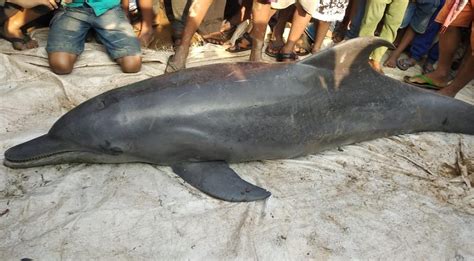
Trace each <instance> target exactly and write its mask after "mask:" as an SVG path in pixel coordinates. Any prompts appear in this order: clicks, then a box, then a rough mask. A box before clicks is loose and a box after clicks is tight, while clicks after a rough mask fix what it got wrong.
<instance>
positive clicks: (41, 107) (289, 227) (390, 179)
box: [0, 31, 474, 260]
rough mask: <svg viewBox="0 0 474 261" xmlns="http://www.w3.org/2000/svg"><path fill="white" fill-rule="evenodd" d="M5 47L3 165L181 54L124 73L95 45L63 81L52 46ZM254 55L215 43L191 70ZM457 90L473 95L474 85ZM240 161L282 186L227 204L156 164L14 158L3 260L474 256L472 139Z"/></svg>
mask: <svg viewBox="0 0 474 261" xmlns="http://www.w3.org/2000/svg"><path fill="white" fill-rule="evenodd" d="M45 35H46V33H45V31H39V32H37V34H36V35H35V37H36V38H37V39H39V41H40V44H41V46H42V47H44V39H45ZM0 52H1V53H2V54H0V155H1V156H0V160H3V152H4V151H5V150H6V149H7V148H9V147H11V146H13V145H15V144H18V143H20V142H23V141H26V140H28V139H30V138H33V137H35V136H38V135H41V134H43V133H46V132H47V131H48V129H49V128H50V127H51V124H52V123H53V122H54V121H56V120H57V119H58V118H59V117H60V116H61V115H62V114H64V113H65V112H67V111H68V110H70V109H72V108H73V107H75V106H77V105H78V104H79V103H81V102H83V101H85V100H87V99H88V98H91V97H93V96H95V95H97V94H99V93H102V92H104V91H107V90H110V89H113V88H116V87H119V86H122V85H125V84H128V83H131V82H136V81H138V80H142V79H145V78H149V77H152V76H156V75H159V74H161V73H162V72H163V70H164V67H165V66H164V62H165V61H166V59H167V56H168V55H169V54H170V53H169V52H154V51H146V52H145V54H144V66H143V70H142V72H140V73H137V74H123V73H121V72H120V70H119V68H118V67H117V66H116V65H115V63H114V62H112V61H110V60H109V58H108V57H107V55H106V54H105V53H104V52H103V49H102V48H101V47H100V46H99V45H95V44H87V47H86V51H85V53H84V54H83V55H82V56H81V57H80V59H79V61H78V63H77V66H76V68H75V69H74V72H73V73H72V74H71V75H67V76H57V75H55V74H53V73H51V72H50V71H49V69H48V68H47V60H46V58H45V57H46V53H45V51H44V48H39V49H36V50H30V51H26V52H16V51H12V49H11V47H10V45H9V44H8V43H7V42H5V41H0ZM247 54H248V53H247ZM247 54H244V55H247ZM245 59H246V58H245V57H244V56H241V57H235V56H234V57H233V56H230V55H229V54H227V53H226V52H225V51H224V49H223V48H222V47H218V46H213V45H206V46H204V47H197V48H194V49H193V51H192V54H191V65H192V66H195V65H198V64H205V63H209V62H216V61H228V60H234V61H235V60H245ZM418 69H419V68H418ZM387 71H388V74H389V75H391V74H392V76H393V75H394V74H395V73H397V74H399V71H398V72H397V70H391V71H389V70H387ZM409 73H413V72H408V74H409ZM396 76H397V77H398V76H400V75H396ZM458 98H461V99H464V100H467V101H468V102H470V103H474V86H473V85H472V83H471V84H470V86H469V87H468V88H466V89H464V90H463V92H462V93H461V94H460V95H458ZM231 166H232V168H233V169H235V170H236V172H237V173H238V174H239V175H240V176H241V177H242V178H244V179H245V180H248V181H249V182H251V183H254V184H257V185H258V186H261V187H264V188H267V189H268V190H270V191H271V192H272V193H273V195H272V196H271V197H270V198H269V199H268V200H266V201H261V202H252V203H241V204H235V203H228V202H223V201H219V200H216V199H213V198H210V197H208V196H206V195H205V194H203V193H201V192H199V191H197V190H196V189H194V188H193V187H190V186H189V185H187V184H186V183H184V182H183V181H182V180H181V179H180V178H178V177H177V176H176V175H174V174H173V173H172V171H171V169H170V168H169V167H162V166H153V165H149V164H121V165H114V164H106V165H99V164H65V165H59V166H47V167H38V168H31V169H21V170H13V169H8V168H6V167H5V166H3V165H2V166H0V257H1V258H0V259H2V260H15V259H16V260H18V259H19V258H33V259H35V260H57V259H69V260H88V259H102V260H104V259H105V260H109V259H114V260H115V259H118V260H123V259H131V260H135V259H162V260H170V259H205V258H206V259H208V258H210V259H259V260H281V259H321V258H348V257H352V258H363V259H367V258H377V259H386V258H389V259H391V258H395V257H396V258H397V259H403V258H406V257H409V258H410V259H445V258H446V259H457V260H461V259H462V258H465V259H466V260H468V259H471V260H472V259H473V258H474V190H473V189H472V188H470V186H471V184H472V182H473V172H474V171H473V170H474V136H469V135H461V134H445V133H421V134H411V135H402V136H394V137H390V138H383V139H377V140H373V141H369V142H363V143H360V144H355V145H351V146H345V147H342V148H340V149H333V150H329V151H326V152H324V153H320V154H317V155H309V156H306V157H302V158H297V159H287V160H275V161H263V162H251V163H245V164H232V165H231ZM468 180H470V182H471V183H470V184H469V186H468V183H469V181H468Z"/></svg>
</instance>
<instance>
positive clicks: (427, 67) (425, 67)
mask: <svg viewBox="0 0 474 261" xmlns="http://www.w3.org/2000/svg"><path fill="white" fill-rule="evenodd" d="M421 70H422V72H423V74H428V73H430V72H433V71H434V70H435V69H434V67H433V64H432V63H430V62H425V64H423V67H422V68H421Z"/></svg>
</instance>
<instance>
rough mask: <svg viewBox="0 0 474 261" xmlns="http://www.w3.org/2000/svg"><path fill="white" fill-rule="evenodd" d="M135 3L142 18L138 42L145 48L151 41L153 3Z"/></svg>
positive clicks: (144, 0)
mask: <svg viewBox="0 0 474 261" xmlns="http://www.w3.org/2000/svg"><path fill="white" fill-rule="evenodd" d="M137 3H138V8H139V9H140V13H141V16H142V21H141V27H140V33H139V34H138V40H139V41H140V44H141V45H142V46H144V47H147V46H148V45H149V44H150V43H151V42H152V41H153V33H154V32H153V19H154V18H155V13H154V12H153V1H152V0H138V1H137Z"/></svg>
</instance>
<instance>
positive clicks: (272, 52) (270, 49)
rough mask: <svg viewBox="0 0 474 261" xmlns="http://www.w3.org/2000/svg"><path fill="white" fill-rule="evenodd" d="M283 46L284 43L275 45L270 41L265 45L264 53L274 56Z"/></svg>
mask: <svg viewBox="0 0 474 261" xmlns="http://www.w3.org/2000/svg"><path fill="white" fill-rule="evenodd" d="M283 46H284V44H281V45H275V43H274V42H272V41H270V42H269V43H268V45H267V48H265V54H266V55H268V56H270V57H273V58H276V57H277V55H278V53H279V52H280V49H281V48H282V47H283Z"/></svg>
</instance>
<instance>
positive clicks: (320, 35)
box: [311, 20, 331, 53]
mask: <svg viewBox="0 0 474 261" xmlns="http://www.w3.org/2000/svg"><path fill="white" fill-rule="evenodd" d="M330 24H331V22H326V21H321V20H319V21H318V22H317V29H316V36H315V37H314V44H313V49H312V50H311V52H312V53H317V52H319V50H320V49H321V45H322V44H323V41H324V38H325V37H326V34H327V33H328V30H329V25H330ZM315 26H316V25H315Z"/></svg>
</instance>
